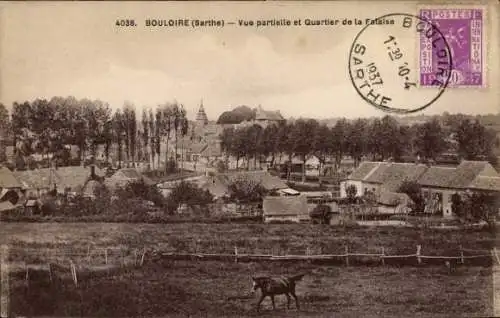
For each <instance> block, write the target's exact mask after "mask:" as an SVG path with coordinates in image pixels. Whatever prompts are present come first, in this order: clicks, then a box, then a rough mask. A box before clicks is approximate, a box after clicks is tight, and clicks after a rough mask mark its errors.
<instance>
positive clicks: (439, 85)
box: [349, 13, 453, 114]
mask: <svg viewBox="0 0 500 318" xmlns="http://www.w3.org/2000/svg"><path fill="white" fill-rule="evenodd" d="M387 18H390V19H393V20H394V21H395V23H394V24H369V25H367V26H365V27H364V28H363V29H362V30H361V31H360V32H359V33H358V35H357V36H356V38H355V39H354V42H353V44H352V46H351V50H350V52H349V75H350V79H351V82H352V84H353V85H354V87H355V89H356V91H357V92H358V94H359V95H360V96H361V97H362V98H363V99H364V100H365V101H367V102H368V103H369V104H371V105H373V106H375V107H377V108H379V109H381V110H384V111H386V112H392V113H399V114H407V113H413V112H417V111H420V110H422V109H424V108H426V107H428V106H429V105H431V104H432V103H434V102H435V101H436V100H437V99H438V98H439V97H440V96H441V95H442V94H443V92H444V91H445V89H446V87H447V86H448V84H449V82H450V77H451V70H452V69H453V61H452V60H453V57H452V52H451V48H450V46H449V44H448V42H447V40H446V38H445V36H444V34H443V33H442V32H441V31H440V30H439V28H438V27H437V26H436V25H434V24H433V23H431V22H429V21H427V20H425V19H422V18H420V17H418V16H415V15H411V14H406V13H393V14H388V15H384V16H382V17H380V18H378V19H377V20H383V19H387ZM422 36H423V37H425V38H426V39H427V40H428V41H429V43H430V46H431V47H432V50H433V54H434V58H433V63H434V64H433V65H435V67H433V68H431V72H432V75H433V76H432V80H431V81H430V82H429V83H428V85H429V86H432V87H434V88H435V89H430V90H422V89H419V80H420V74H419V73H420V72H419V70H418V67H416V66H417V65H415V63H414V61H417V60H418V57H417V56H415V50H414V49H415V46H416V44H418V41H419V39H420V38H421V37H422ZM429 79H430V78H429Z"/></svg>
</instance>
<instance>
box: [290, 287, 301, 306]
mask: <svg viewBox="0 0 500 318" xmlns="http://www.w3.org/2000/svg"><path fill="white" fill-rule="evenodd" d="M290 294H292V296H293V298H295V305H296V306H297V309H300V306H299V298H298V297H297V295H295V290H292V291H291V292H290Z"/></svg>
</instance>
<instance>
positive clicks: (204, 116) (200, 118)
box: [196, 101, 208, 125]
mask: <svg viewBox="0 0 500 318" xmlns="http://www.w3.org/2000/svg"><path fill="white" fill-rule="evenodd" d="M196 121H201V122H203V124H205V125H206V124H208V117H207V114H206V113H205V108H203V101H202V102H201V104H200V109H199V110H198V114H196Z"/></svg>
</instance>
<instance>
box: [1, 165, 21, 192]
mask: <svg viewBox="0 0 500 318" xmlns="http://www.w3.org/2000/svg"><path fill="white" fill-rule="evenodd" d="M0 188H21V183H20V182H19V180H18V179H17V178H16V176H15V175H14V173H13V172H12V171H10V170H9V168H7V167H3V166H0Z"/></svg>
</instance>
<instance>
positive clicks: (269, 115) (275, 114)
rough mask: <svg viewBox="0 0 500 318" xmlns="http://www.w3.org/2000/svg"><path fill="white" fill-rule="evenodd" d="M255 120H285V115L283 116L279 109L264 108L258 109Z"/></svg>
mask: <svg viewBox="0 0 500 318" xmlns="http://www.w3.org/2000/svg"><path fill="white" fill-rule="evenodd" d="M255 120H285V119H284V118H283V116H281V114H280V112H279V111H269V110H263V109H262V108H260V107H259V108H258V109H257V113H256V114H255Z"/></svg>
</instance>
